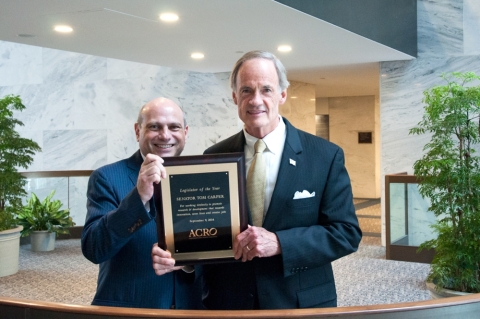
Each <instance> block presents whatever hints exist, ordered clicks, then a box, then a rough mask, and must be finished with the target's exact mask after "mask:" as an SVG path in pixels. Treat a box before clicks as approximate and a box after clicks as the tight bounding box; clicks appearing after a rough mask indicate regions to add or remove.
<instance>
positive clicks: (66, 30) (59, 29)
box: [53, 25, 73, 33]
mask: <svg viewBox="0 0 480 319" xmlns="http://www.w3.org/2000/svg"><path fill="white" fill-rule="evenodd" d="M53 29H54V30H55V31H57V32H62V33H69V32H72V31H73V29H72V27H69V26H68V25H56V26H55V27H54V28H53Z"/></svg>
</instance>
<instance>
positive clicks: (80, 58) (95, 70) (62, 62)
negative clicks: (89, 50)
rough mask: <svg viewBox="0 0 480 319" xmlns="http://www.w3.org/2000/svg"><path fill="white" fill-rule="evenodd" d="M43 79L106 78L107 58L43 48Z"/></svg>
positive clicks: (91, 79) (62, 80)
mask: <svg viewBox="0 0 480 319" xmlns="http://www.w3.org/2000/svg"><path fill="white" fill-rule="evenodd" d="M42 63H43V81H44V82H62V83H63V84H64V85H68V84H69V83H72V82H77V81H80V82H91V81H98V80H105V79H106V77H107V58H103V57H97V56H93V55H87V54H81V53H75V52H68V51H61V50H55V49H49V48H43V49H42Z"/></svg>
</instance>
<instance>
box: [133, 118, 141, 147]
mask: <svg viewBox="0 0 480 319" xmlns="http://www.w3.org/2000/svg"><path fill="white" fill-rule="evenodd" d="M133 127H134V128H135V137H136V138H137V142H138V141H139V139H140V127H139V126H138V123H135V125H134V126H133Z"/></svg>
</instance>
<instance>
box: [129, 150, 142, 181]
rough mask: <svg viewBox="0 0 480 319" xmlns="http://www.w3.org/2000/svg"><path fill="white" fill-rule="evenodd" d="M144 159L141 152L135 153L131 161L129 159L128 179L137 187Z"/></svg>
mask: <svg viewBox="0 0 480 319" xmlns="http://www.w3.org/2000/svg"><path fill="white" fill-rule="evenodd" d="M142 163H143V158H142V154H141V153H140V150H138V151H137V152H135V154H133V155H132V156H130V158H129V159H127V167H128V169H129V170H128V178H129V179H130V181H131V182H132V185H133V186H135V185H137V180H138V173H139V172H140V167H141V166H142Z"/></svg>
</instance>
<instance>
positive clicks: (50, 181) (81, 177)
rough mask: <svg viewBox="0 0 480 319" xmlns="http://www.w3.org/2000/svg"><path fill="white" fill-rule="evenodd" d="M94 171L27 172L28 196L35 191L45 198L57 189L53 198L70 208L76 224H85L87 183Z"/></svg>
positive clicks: (26, 198)
mask: <svg viewBox="0 0 480 319" xmlns="http://www.w3.org/2000/svg"><path fill="white" fill-rule="evenodd" d="M91 172H92V171H51V172H25V173H22V175H23V176H25V177H26V181H27V183H26V185H25V190H26V192H27V194H28V195H27V197H25V198H24V203H25V202H26V201H27V200H28V198H29V197H30V194H31V193H32V192H33V193H35V195H37V196H38V198H39V199H40V200H43V199H44V198H45V197H46V196H48V194H50V192H51V191H52V190H55V195H54V196H53V199H58V200H60V201H61V202H62V203H63V206H62V208H67V207H68V208H70V216H72V219H73V221H74V222H75V226H83V225H84V224H85V217H86V214H87V209H86V205H87V184H88V179H89V177H90V174H91Z"/></svg>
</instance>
